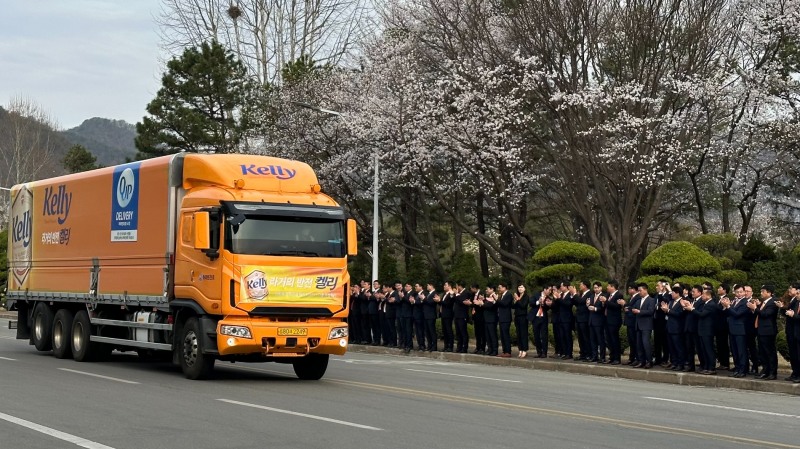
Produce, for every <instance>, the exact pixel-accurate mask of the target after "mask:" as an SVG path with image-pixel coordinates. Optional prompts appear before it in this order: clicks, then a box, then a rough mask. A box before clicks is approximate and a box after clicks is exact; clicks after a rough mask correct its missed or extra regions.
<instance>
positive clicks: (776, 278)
mask: <svg viewBox="0 0 800 449" xmlns="http://www.w3.org/2000/svg"><path fill="white" fill-rule="evenodd" d="M786 268H787V267H786V265H785V264H783V263H781V262H778V261H770V262H756V263H754V264H753V266H752V268H751V269H750V275H749V280H748V283H749V284H750V285H752V286H753V291H755V292H757V291H758V289H759V288H760V287H761V285H762V284H767V283H770V284H775V287H776V288H777V292H776V293H777V294H778V295H780V294H781V293H782V292H784V291H785V290H786V288H787V287H788V286H789V282H792V280H790V279H789V276H788V274H787V273H786Z"/></svg>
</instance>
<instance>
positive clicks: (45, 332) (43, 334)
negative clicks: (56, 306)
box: [31, 302, 53, 351]
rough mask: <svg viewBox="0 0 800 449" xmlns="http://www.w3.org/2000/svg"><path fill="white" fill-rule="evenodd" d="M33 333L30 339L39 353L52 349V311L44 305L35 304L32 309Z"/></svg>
mask: <svg viewBox="0 0 800 449" xmlns="http://www.w3.org/2000/svg"><path fill="white" fill-rule="evenodd" d="M32 321H33V332H32V333H31V339H32V340H33V345H34V346H36V349H38V350H39V351H49V350H51V349H53V337H52V333H53V309H51V308H50V306H48V305H47V304H45V303H42V302H40V303H39V304H36V308H34V309H33V320H32Z"/></svg>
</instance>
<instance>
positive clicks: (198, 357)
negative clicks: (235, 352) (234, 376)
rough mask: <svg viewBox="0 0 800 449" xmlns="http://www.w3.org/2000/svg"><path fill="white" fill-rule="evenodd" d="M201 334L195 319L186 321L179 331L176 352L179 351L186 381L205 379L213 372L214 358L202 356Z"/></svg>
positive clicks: (206, 355)
mask: <svg viewBox="0 0 800 449" xmlns="http://www.w3.org/2000/svg"><path fill="white" fill-rule="evenodd" d="M201 332H202V331H201V329H200V322H199V321H197V318H196V317H191V318H189V319H188V320H186V323H184V324H183V328H182V329H181V335H180V340H178V345H177V346H178V347H177V348H176V350H177V351H180V354H179V357H180V362H181V370H182V371H183V375H184V376H186V378H187V379H192V380H199V379H206V378H208V377H209V375H211V372H212V371H213V370H214V357H212V356H210V355H208V354H203V347H202V344H203V343H202V338H201V335H202V333H201Z"/></svg>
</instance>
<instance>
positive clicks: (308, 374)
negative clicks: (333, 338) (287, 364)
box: [292, 354, 330, 380]
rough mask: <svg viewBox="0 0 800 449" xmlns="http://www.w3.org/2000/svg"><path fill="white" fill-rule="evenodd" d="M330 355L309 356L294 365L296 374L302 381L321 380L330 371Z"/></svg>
mask: <svg viewBox="0 0 800 449" xmlns="http://www.w3.org/2000/svg"><path fill="white" fill-rule="evenodd" d="M329 358H330V356H329V355H328V354H309V355H307V356H305V357H303V358H301V359H299V360H297V361H295V362H294V363H292V366H293V367H294V373H295V374H297V377H298V378H300V379H302V380H320V379H322V376H324V375H325V371H327V370H328V359H329Z"/></svg>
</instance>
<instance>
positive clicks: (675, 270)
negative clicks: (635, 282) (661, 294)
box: [642, 242, 722, 277]
mask: <svg viewBox="0 0 800 449" xmlns="http://www.w3.org/2000/svg"><path fill="white" fill-rule="evenodd" d="M721 270H722V267H721V266H720V264H719V262H717V260H716V259H714V257H713V256H711V254H709V253H708V252H706V251H704V250H702V249H701V248H700V247H698V246H697V245H694V244H692V243H689V242H669V243H665V244H664V245H662V246H660V247H658V248H656V249H655V250H653V252H651V253H650V254H648V256H647V257H645V259H644V261H643V262H642V271H644V273H645V274H664V275H667V276H673V277H674V276H685V275H689V276H713V275H715V274H717V273H719V272H720V271H721Z"/></svg>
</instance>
